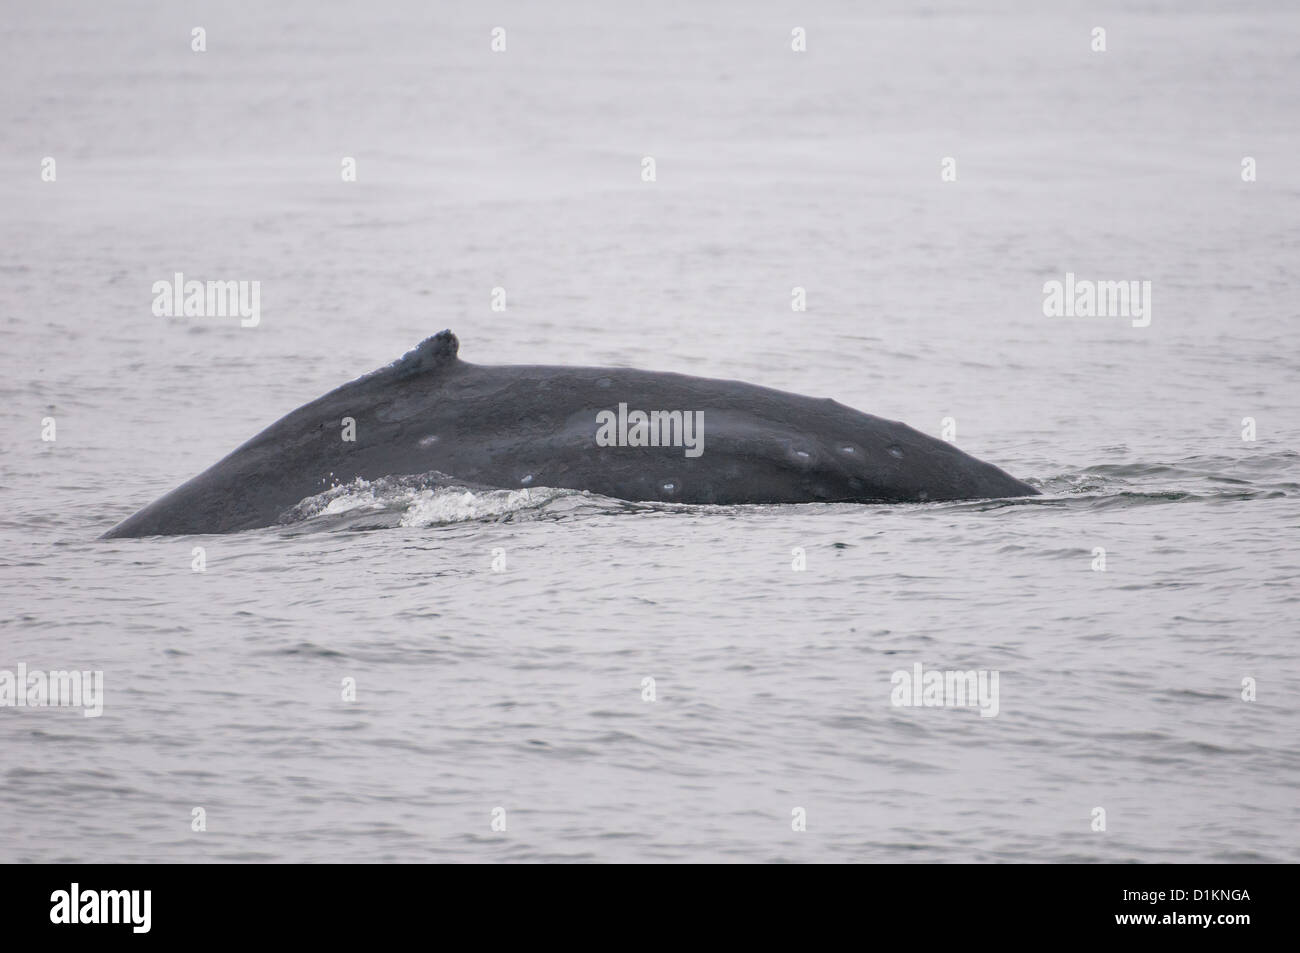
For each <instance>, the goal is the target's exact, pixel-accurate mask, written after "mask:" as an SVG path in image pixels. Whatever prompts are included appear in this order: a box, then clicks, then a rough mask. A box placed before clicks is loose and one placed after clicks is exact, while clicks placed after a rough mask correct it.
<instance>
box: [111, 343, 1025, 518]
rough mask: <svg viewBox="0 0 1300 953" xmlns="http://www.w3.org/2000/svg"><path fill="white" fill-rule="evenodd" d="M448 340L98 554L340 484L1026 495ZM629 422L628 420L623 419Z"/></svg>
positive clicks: (700, 403) (703, 395)
mask: <svg viewBox="0 0 1300 953" xmlns="http://www.w3.org/2000/svg"><path fill="white" fill-rule="evenodd" d="M459 349H460V344H459V342H458V341H457V339H456V336H455V335H454V334H452V333H451V331H449V330H448V331H442V332H440V333H438V334H435V335H434V336H432V337H430V338H427V339H426V340H424V341H423V342H421V343H420V344H419V346H417V347H416V348H415V349H414V350H412V351H410V352H408V353H407V354H406V355H404V356H403V357H401V358H400V359H398V360H396V361H394V362H393V363H391V364H389V365H387V366H386V367H382V368H380V369H379V370H377V371H373V372H372V373H370V374H367V375H365V376H363V377H360V378H358V379H356V380H354V381H352V382H351V383H349V384H344V385H343V386H342V387H339V388H337V389H336V390H333V391H330V392H329V393H328V394H326V395H324V396H323V397H320V398H317V399H316V400H313V401H312V402H311V403H309V404H305V405H303V406H302V407H299V408H298V409H297V410H295V411H293V412H292V413H290V414H288V415H287V416H285V417H283V418H281V419H280V420H278V421H276V422H275V423H273V424H272V425H271V426H269V427H267V428H266V429H265V430H263V431H262V432H261V433H259V434H258V435H257V436H255V437H253V438H252V439H251V440H249V441H248V442H247V443H245V444H243V445H242V446H241V447H239V448H238V449H236V450H235V451H233V452H232V453H231V454H230V455H229V456H227V457H225V458H224V459H222V460H220V461H218V462H217V463H215V464H213V465H212V466H211V467H209V468H208V469H207V470H205V471H203V472H202V473H200V474H199V475H198V476H196V477H194V478H193V479H192V480H190V481H189V482H187V483H184V484H182V485H181V486H179V487H177V488H176V489H174V490H172V491H171V492H170V493H168V494H166V495H165V496H162V497H160V498H159V499H157V500H155V501H154V502H153V503H151V504H149V505H148V506H146V507H145V508H144V509H142V510H140V511H139V512H137V513H136V514H135V515H133V516H130V517H128V518H127V519H125V520H123V521H122V522H121V523H119V524H118V525H117V526H115V527H113V528H112V529H111V530H109V531H108V532H107V533H105V534H104V535H105V538H113V537H127V536H155V535H184V534H192V533H232V532H237V531H239V530H245V529H253V528H256V527H263V526H273V525H275V524H277V523H278V522H280V521H281V518H282V517H283V516H285V515H286V514H287V513H288V512H289V511H291V510H292V509H293V508H294V507H295V506H296V504H298V503H299V502H300V501H302V500H303V499H305V498H307V497H310V496H312V495H314V494H317V493H320V492H322V491H323V490H326V489H328V488H329V487H330V486H331V485H335V484H339V483H344V484H346V483H350V482H352V481H353V480H355V479H358V478H360V479H364V480H376V479H379V478H381V477H388V476H402V475H414V474H424V473H429V472H431V471H437V472H439V473H440V474H447V475H450V476H451V477H454V478H455V479H456V480H458V481H464V482H465V483H466V484H473V485H479V486H488V487H499V488H509V489H520V488H522V487H557V488H568V489H575V490H589V491H591V492H592V493H599V494H602V495H604V496H609V497H614V498H617V499H623V500H633V501H662V502H672V503H703V504H709V503H716V504H734V503H818V502H858V503H900V502H938V501H944V500H970V499H991V498H999V497H1013V496H1033V495H1037V492H1038V491H1037V490H1035V489H1034V488H1033V487H1031V486H1029V485H1027V484H1025V483H1022V482H1021V481H1019V480H1017V479H1015V478H1014V477H1012V476H1009V475H1008V474H1006V473H1004V472H1003V471H1002V470H999V469H998V468H997V467H995V466H993V465H992V464H988V463H984V462H983V461H981V460H977V459H975V458H974V457H972V456H969V455H968V454H966V453H963V452H962V451H961V450H958V449H957V448H956V447H954V446H953V445H952V444H950V443H947V442H945V441H942V440H937V439H935V438H933V437H929V436H926V435H925V434H922V433H920V432H919V431H916V430H913V429H912V428H911V427H908V426H907V425H905V424H901V423H896V422H894V421H891V420H884V419H882V418H880V417H873V416H871V415H870V414H864V413H862V412H860V411H857V410H853V409H852V408H849V407H845V406H843V405H842V404H838V403H836V402H835V401H833V400H829V399H818V398H813V397H804V396H801V395H798V394H792V393H788V392H784V391H779V390H772V389H770V388H767V387H759V386H756V385H754V384H746V383H741V382H739V381H728V380H711V379H707V378H701V377H691V376H687V375H684V374H672V373H662V372H654V371H641V370H633V369H629V368H612V367H556V366H534V365H480V364H470V363H468V362H466V361H462V360H461V359H460V357H459ZM629 408H630V409H629Z"/></svg>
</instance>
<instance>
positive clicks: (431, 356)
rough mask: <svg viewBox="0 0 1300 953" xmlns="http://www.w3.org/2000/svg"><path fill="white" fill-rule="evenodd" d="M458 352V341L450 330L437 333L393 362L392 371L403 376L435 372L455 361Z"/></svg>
mask: <svg viewBox="0 0 1300 953" xmlns="http://www.w3.org/2000/svg"><path fill="white" fill-rule="evenodd" d="M459 351H460V341H458V340H456V335H454V334H452V333H451V330H450V329H448V330H445V331H439V332H438V333H437V334H435V335H434V336H433V337H429V338H425V339H424V340H423V341H421V342H420V343H419V344H417V345H416V346H415V347H414V348H412V349H411V350H409V351H407V352H406V353H405V354H403V355H402V356H401V357H400V358H398V359H397V360H396V361H394V362H393V369H394V370H396V371H397V372H398V373H399V374H401V375H403V376H405V375H407V374H421V373H423V372H425V371H432V370H436V369H437V368H439V367H441V366H443V365H444V364H450V363H452V362H453V361H455V360H456V354H457V353H458V352H459Z"/></svg>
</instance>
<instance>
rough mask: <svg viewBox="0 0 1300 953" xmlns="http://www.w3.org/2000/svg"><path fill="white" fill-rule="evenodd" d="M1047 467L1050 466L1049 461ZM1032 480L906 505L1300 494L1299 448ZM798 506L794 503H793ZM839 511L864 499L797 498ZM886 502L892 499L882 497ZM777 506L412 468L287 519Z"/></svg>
mask: <svg viewBox="0 0 1300 953" xmlns="http://www.w3.org/2000/svg"><path fill="white" fill-rule="evenodd" d="M1042 469H1049V468H1048V467H1047V466H1043V467H1042ZM1028 482H1029V483H1030V484H1031V485H1032V486H1034V488H1035V489H1037V490H1039V491H1040V492H1041V493H1042V494H1043V495H1042V496H1031V497H1013V498H1009V499H1000V500H960V501H955V502H948V503H928V504H927V503H917V504H908V505H909V506H917V507H923V508H927V509H930V508H936V507H943V508H945V509H980V510H984V509H995V508H999V507H1006V506H1060V505H1069V506H1085V507H1088V508H1096V509H1108V508H1112V507H1129V506H1139V505H1145V504H1162V503H1178V502H1186V501H1193V502H1233V501H1241V500H1255V499H1275V498H1278V497H1288V496H1300V454H1298V453H1295V452H1292V451H1278V452H1272V453H1260V454H1254V455H1251V456H1247V457H1244V458H1234V457H1226V456H1192V457H1188V458H1186V459H1184V460H1182V461H1179V462H1177V463H1151V462H1146V463H1144V462H1132V463H1116V464H1098V465H1094V466H1085V467H1082V468H1078V469H1072V470H1063V471H1060V472H1057V473H1055V474H1054V475H1052V476H1048V477H1038V478H1034V477H1031V478H1030V479H1029V480H1028ZM787 505H793V504H787ZM798 505H799V506H801V507H804V508H806V509H807V510H818V509H821V510H829V511H832V512H840V511H842V510H843V509H844V508H845V507H857V506H861V505H864V504H857V503H807V504H798ZM881 505H888V504H881ZM769 508H771V507H770V506H759V505H757V504H752V505H734V504H733V505H727V506H706V505H703V504H682V503H661V502H653V501H647V502H631V501H627V500H616V499H612V498H610V497H606V496H601V495H600V494H598V493H591V492H589V491H586V490H568V489H560V488H556V487H545V486H541V487H528V488H525V489H501V488H499V487H490V486H483V485H480V484H475V483H471V482H468V481H465V480H460V479H457V478H456V477H453V476H450V475H449V474H446V473H439V472H437V471H430V472H428V473H421V474H416V475H412V476H386V477H381V478H379V479H376V480H362V479H356V480H353V481H352V482H351V483H343V484H337V485H335V486H332V487H330V488H329V489H328V490H325V491H324V492H323V493H317V494H315V495H314V496H309V497H307V498H306V499H304V500H302V501H300V502H299V503H298V504H297V505H296V506H294V507H293V508H292V509H291V510H289V511H288V512H287V513H285V514H284V515H283V516H282V517H281V518H280V524H281V526H282V527H287V528H289V529H290V530H291V531H294V532H317V531H321V530H337V529H352V530H356V529H380V528H386V527H397V526H402V527H424V526H443V525H447V524H452V523H465V522H473V521H487V522H507V521H512V520H534V519H567V518H573V517H581V516H588V515H596V514H610V513H619V512H642V513H644V512H695V511H707V512H718V511H728V512H734V513H743V512H745V511H747V510H749V509H769Z"/></svg>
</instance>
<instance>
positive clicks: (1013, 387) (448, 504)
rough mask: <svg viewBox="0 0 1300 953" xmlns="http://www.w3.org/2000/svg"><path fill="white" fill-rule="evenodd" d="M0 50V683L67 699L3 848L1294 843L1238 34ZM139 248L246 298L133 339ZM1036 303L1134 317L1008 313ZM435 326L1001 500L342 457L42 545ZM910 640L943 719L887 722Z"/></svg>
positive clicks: (1286, 424)
mask: <svg viewBox="0 0 1300 953" xmlns="http://www.w3.org/2000/svg"><path fill="white" fill-rule="evenodd" d="M1098 25H1100V26H1103V27H1104V28H1105V29H1106V31H1107V49H1106V51H1105V52H1104V53H1098V52H1093V51H1092V50H1091V49H1090V43H1091V39H1090V37H1091V31H1092V30H1093V28H1094V27H1096V26H1098ZM198 26H201V27H203V28H204V29H205V30H206V39H207V50H206V52H203V53H196V52H194V51H193V50H192V49H191V47H190V42H191V30H192V29H193V28H194V27H198ZM495 26H501V27H503V28H504V29H505V30H506V38H507V47H506V50H505V51H504V52H501V53H493V52H492V50H491V48H490V43H491V30H492V28H493V27H495ZM795 27H803V28H804V29H805V30H806V34H807V50H806V51H805V52H802V53H796V52H794V51H792V50H791V30H792V29H793V28H795ZM0 44H2V50H3V54H2V55H0V80H3V86H2V88H3V89H4V92H3V93H2V94H0V128H3V129H4V136H3V138H2V139H0V362H2V363H0V394H2V395H3V406H4V413H3V416H0V440H2V443H0V446H3V455H2V456H0V627H2V630H0V670H14V669H16V667H17V666H18V665H19V664H23V665H26V666H27V667H28V669H30V670H65V669H77V670H93V671H102V672H103V673H104V708H103V714H102V716H100V717H98V718H86V717H84V716H83V713H82V712H80V711H78V710H75V709H62V708H0V860H3V861H8V862H15V861H17V862H22V861H126V862H139V861H187V862H189V861H207V862H226V861H412V862H415V861H461V862H473V861H548V860H564V861H570V860H571V861H683V860H684V861H736V862H743V861H843V862H856V861H890V862H898V861H904V862H912V861H922V862H931V861H934V862H943V861H946V862H962V861H1028V862H1060V861H1082V862H1093V861H1102V862H1129V861H1138V862H1160V861H1206V862H1234V861H1248V862H1252V861H1258V862H1280V861H1286V862H1295V861H1297V860H1300V836H1298V835H1297V830H1300V823H1298V822H1300V797H1298V795H1297V790H1298V786H1300V750H1298V749H1297V737H1298V736H1300V731H1298V729H1300V716H1298V715H1297V693H1298V692H1300V650H1298V649H1297V646H1296V640H1297V635H1298V634H1300V589H1298V586H1297V580H1298V579H1300V545H1298V544H1297V530H1300V453H1298V452H1297V451H1298V448H1300V421H1297V416H1296V409H1297V403H1298V400H1297V398H1300V383H1298V382H1300V306H1297V304H1296V300H1295V296H1294V289H1295V288H1296V287H1297V284H1298V279H1300V274H1298V272H1300V255H1297V252H1296V249H1297V247H1298V246H1300V224H1298V223H1300V214H1298V213H1300V173H1297V167H1296V162H1295V157H1296V155H1297V154H1300V130H1298V129H1297V125H1296V122H1295V119H1296V105H1295V97H1294V90H1295V89H1296V88H1297V85H1298V81H1300V12H1297V11H1295V10H1294V9H1293V8H1291V7H1290V6H1289V5H1287V4H1284V3H1275V4H1274V3H1245V4H1243V3H1235V2H1234V3H1223V4H1212V3H1204V4H1195V5H1188V4H1175V3H1144V4H1140V5H1133V4H1127V3H1125V4H1119V3H1114V4H1101V5H1098V4H1092V3H1090V4H1086V5H1084V4H1052V5H1043V4H1029V3H1024V4H1016V3H997V4H988V3H986V4H978V5H977V4H973V3H971V4H947V3H931V4H926V5H924V6H918V5H915V4H912V3H903V2H897V3H886V4H871V5H861V4H853V3H848V2H844V3H828V4H821V5H818V6H817V7H816V8H815V9H811V8H807V7H806V6H805V5H801V4H784V3H767V4H754V3H739V2H731V3H719V4H708V5H704V4H698V3H687V2H670V3H663V4H654V5H651V6H650V7H649V8H647V7H646V6H644V5H639V6H635V7H632V6H626V7H624V6H623V5H615V4H596V3H579V2H576V0H565V2H560V3H548V4H545V5H540V4H532V3H517V4H506V3H494V4H489V5H482V4H470V3H438V4H424V3H417V2H414V0H407V2H400V3H394V2H383V0H377V2H373V3H368V4H366V5H365V6H364V7H356V6H350V5H344V4H342V3H336V4H321V3H309V2H306V0H299V2H290V3H277V4H262V3H253V2H237V3H229V4H221V5H219V6H217V5H208V4H200V3H194V4H188V3H177V4H165V5H162V4H150V3H120V4H112V5H106V4H97V3H91V2H77V3H60V2H51V3H42V4H33V5H23V6H17V7H15V8H14V9H12V10H7V11H6V16H5V18H4V22H3V24H0ZM345 156H347V157H352V158H354V159H355V160H356V164H357V172H358V175H357V181H355V182H343V181H342V180H341V175H340V168H341V162H342V159H343V157H345ZM646 156H650V157H653V158H654V159H655V164H656V180H655V181H653V182H646V181H643V180H642V176H641V172H642V160H643V158H644V157H646ZM1247 156H1249V157H1251V158H1253V159H1254V160H1255V162H1256V167H1257V179H1256V180H1255V181H1252V182H1247V181H1243V179H1242V175H1241V170H1242V160H1243V157H1247ZM46 157H50V158H53V159H54V160H55V162H56V170H57V174H56V179H55V181H52V182H49V181H42V177H41V170H42V160H43V159H45V158H46ZM945 157H951V158H954V159H955V161H956V169H957V178H956V181H943V180H942V179H941V176H940V171H941V160H942V159H944V158H945ZM177 271H180V272H183V273H184V274H185V275H186V276H187V277H191V278H198V279H200V280H207V279H221V280H227V279H229V280H257V281H259V282H260V283H261V284H260V288H261V315H260V317H261V320H260V323H259V324H258V326H257V327H253V328H243V327H240V324H239V321H238V320H237V319H230V318H224V319H223V318H165V317H164V318H160V317H156V316H155V315H154V314H153V313H152V312H151V303H152V300H153V293H152V291H151V287H152V285H153V283H154V282H155V281H158V280H168V279H170V278H171V276H172V275H173V274H174V273H175V272H177ZM1067 272H1071V273H1075V274H1077V275H1078V276H1080V277H1082V278H1092V279H1098V280H1135V281H1150V282H1151V288H1152V292H1151V298H1150V302H1151V310H1150V318H1151V320H1150V324H1149V326H1146V327H1135V326H1134V324H1133V321H1131V320H1129V319H1128V318H1124V317H1071V318H1067V317H1046V316H1045V315H1044V313H1043V285H1044V282H1046V281H1050V280H1062V279H1063V278H1064V276H1065V274H1066V273H1067ZM497 287H500V288H503V289H505V292H506V296H507V297H506V300H507V307H506V310H505V311H494V310H492V308H491V298H492V290H493V289H494V288H497ZM795 287H802V288H804V289H806V295H807V310H806V311H793V310H792V309H791V293H792V288H795ZM444 327H450V328H451V329H452V330H454V331H455V332H456V333H457V334H458V336H459V338H460V342H461V356H462V357H464V358H465V359H466V360H469V361H473V362H478V363H571V364H601V365H623V366H636V367H647V368H653V369H661V370H675V371H681V372H686V373H692V374H700V375H706V376H716V377H728V378H736V379H741V380H748V381H752V382H754V383H759V384H765V385H768V386H773V387H778V388H783V389H788V390H792V391H796V392H800V393H807V394H812V395H815V396H826V397H833V398H835V399H836V400H838V401H840V402H841V403H844V404H847V405H850V406H853V407H857V408H859V409H861V410H865V411H867V412H870V413H874V414H878V415H880V416H884V417H889V418H892V419H899V420H904V421H906V422H908V423H910V424H911V425H913V426H915V427H917V428H918V429H920V430H923V431H925V432H927V433H931V434H934V435H936V436H938V435H939V434H940V432H941V427H942V421H943V420H944V419H945V418H952V420H953V422H954V423H955V436H954V439H955V441H956V442H957V444H958V445H959V446H961V447H962V448H963V449H965V450H967V451H968V452H970V453H972V454H974V455H975V456H977V457H980V458H981V459H985V460H988V461H990V462H992V463H995V464H997V465H999V466H1001V467H1002V468H1004V469H1006V470H1007V471H1008V472H1010V473H1012V474H1013V475H1015V476H1018V477H1020V478H1022V479H1026V480H1028V481H1030V482H1032V483H1033V484H1034V485H1035V486H1037V487H1039V488H1040V489H1041V490H1042V491H1043V493H1044V495H1043V496H1041V497H1038V498H1032V499H1024V500H1014V501H992V502H989V501H983V502H963V503H949V504H937V505H903V506H855V505H840V504H836V505H809V506H771V507H673V506H647V505H632V504H627V503H624V502H620V501H616V500H609V499H604V498H600V497H593V496H589V495H585V494H581V493H574V492H570V491H556V490H550V489H547V488H538V489H532V490H529V491H526V492H518V491H480V492H472V491H465V490H459V489H444V490H439V491H436V492H424V491H422V490H421V489H420V488H418V487H412V486H409V485H404V484H402V483H401V482H400V481H391V482H379V483H377V484H375V485H357V486H351V487H344V488H340V489H336V490H334V491H332V492H331V493H330V494H329V495H328V496H327V497H325V498H320V499H316V500H312V501H308V502H307V503H305V504H304V505H303V507H302V508H301V518H300V519H299V520H298V521H297V522H294V523H293V524H291V525H288V526H284V527H277V528H274V529H267V530H257V531H252V532H246V533H240V534H236V535H231V536H207V537H176V538H149V539H128V540H114V541H102V540H99V539H98V537H99V535H100V534H101V533H102V532H104V531H105V530H107V529H108V528H109V527H111V526H112V525H113V524H115V523H116V522H117V521H119V520H120V519H122V518H124V517H126V516H128V515H130V514H131V513H132V512H134V511H135V510H136V509H138V508H140V507H141V506H143V505H145V504H146V503H148V502H150V501H152V500H153V499H155V498H156V497H158V496H159V495H161V494H162V493H164V492H166V491H168V490H170V489H171V488H173V487H174V486H176V485H178V484H179V483H181V482H183V481H184V480H186V479H188V478H189V477H190V476H192V475H194V474H195V473H197V472H199V471H200V470H202V469H204V468H205V467H207V466H208V465H210V464H211V463H213V462H214V461H216V460H217V459H218V458H220V457H221V456H223V455H224V454H225V453H227V452H228V451H229V450H231V449H232V448H234V447H235V446H236V445H238V444H239V443H241V442H242V441H243V440H245V439H247V438H248V437H249V436H251V435H252V434H254V433H255V432H257V431H258V430H260V429H261V428H262V427H264V426H266V425H267V424H269V423H271V422H273V421H275V420H276V419H278V418H279V417H281V416H282V415H283V414H285V413H287V412H288V411H290V410H292V409H293V408H295V407H297V406H299V405H301V404H303V403H305V402H307V401H309V400H311V399H314V398H315V397H317V396H319V395H320V394H322V393H324V392H325V391H327V390H329V389H331V388H333V387H335V386H337V385H339V384H341V383H343V382H345V381H347V380H350V379H352V378H354V377H356V376H359V375H360V374H362V373H364V372H367V371H370V370H372V369H374V368H376V367H378V366H380V365H382V364H384V363H386V362H388V361H390V360H392V359H394V358H395V357H397V356H399V355H400V354H402V353H403V352H404V351H406V350H408V349H409V348H410V347H412V346H414V345H415V344H416V343H417V342H418V341H419V340H421V339H422V338H423V337H426V336H428V335H430V334H432V333H435V332H436V331H438V330H440V329H442V328H444ZM45 418H53V419H54V421H55V423H56V439H54V440H53V441H49V440H43V439H42V434H43V430H44V429H45V424H44V423H43V421H44V419H45ZM1245 418H1250V419H1251V420H1253V421H1254V428H1255V432H1254V439H1253V440H1247V439H1243V429H1244V428H1245V427H1246V426H1247V425H1246V424H1245V423H1244V419H1245ZM195 547H202V548H203V549H204V551H205V557H206V568H205V571H203V572H196V571H193V568H192V562H193V550H194V548H195ZM1098 549H1104V551H1105V568H1104V570H1100V566H1099V561H1098V554H1097V550H1098ZM795 550H801V551H802V553H803V559H804V560H805V561H806V565H805V568H804V569H803V570H802V571H797V570H795V569H794V568H793V565H794V564H795V562H796V560H797V559H798V556H797V555H796V553H795ZM494 560H495V561H496V563H497V566H499V567H500V571H497V570H496V569H494ZM502 562H503V563H504V565H502ZM918 663H919V664H921V665H923V666H924V667H925V668H926V669H939V670H979V671H989V672H992V671H996V672H998V673H999V682H998V685H999V696H998V712H997V715H996V716H995V717H983V716H981V714H980V713H979V712H978V711H977V710H975V709H973V708H931V707H919V708H918V707H900V706H896V705H894V704H892V702H891V691H892V681H891V680H892V677H893V674H894V673H895V672H898V671H909V672H910V671H912V669H913V666H914V665H915V664H918ZM345 679H351V680H353V681H354V683H355V691H356V697H355V700H348V701H345V700H344V698H343V688H342V686H343V683H344V680H345ZM646 679H653V688H654V700H653V701H650V700H646V698H645V695H646V693H647V688H646V686H647V685H648V684H649V683H647V682H646ZM1248 679H1249V680H1253V685H1254V688H1255V693H1254V700H1251V701H1248V700H1245V699H1244V698H1243V682H1244V680H1248ZM1247 694H1249V693H1247ZM196 808H202V809H203V811H204V816H205V820H206V830H204V831H194V830H192V819H193V816H194V814H193V812H194V810H195V809H196ZM498 808H501V809H503V810H504V817H505V819H506V824H505V830H494V829H493V820H494V811H496V809H498ZM1097 808H1101V809H1103V810H1104V812H1105V830H1095V829H1094V827H1095V826H1096V818H1097V817H1098V815H1097V813H1096V809H1097ZM799 811H802V813H803V816H804V817H805V818H806V830H794V829H792V827H793V826H796V825H794V824H793V820H794V819H795V814H797V813H798V812H799ZM792 812H793V813H792ZM496 816H498V817H500V816H502V815H501V813H500V812H497V815H496ZM498 826H499V825H498Z"/></svg>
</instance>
